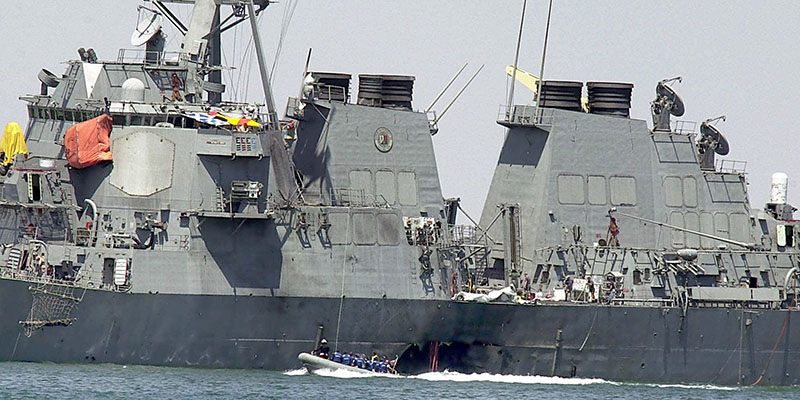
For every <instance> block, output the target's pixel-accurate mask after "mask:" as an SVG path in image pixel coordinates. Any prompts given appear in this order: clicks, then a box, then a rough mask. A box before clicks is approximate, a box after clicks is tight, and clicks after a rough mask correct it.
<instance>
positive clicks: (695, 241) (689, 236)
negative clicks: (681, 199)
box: [683, 212, 700, 249]
mask: <svg viewBox="0 0 800 400" xmlns="http://www.w3.org/2000/svg"><path fill="white" fill-rule="evenodd" d="M683 219H684V223H685V225H684V226H685V227H686V229H689V230H693V231H700V217H699V216H698V215H697V213H693V212H687V213H686V215H684V216H683ZM686 247H689V248H692V249H699V248H700V236H697V235H695V234H694V233H688V232H687V233H686Z"/></svg>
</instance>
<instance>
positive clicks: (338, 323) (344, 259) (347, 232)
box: [333, 221, 350, 351]
mask: <svg viewBox="0 0 800 400" xmlns="http://www.w3.org/2000/svg"><path fill="white" fill-rule="evenodd" d="M349 236H350V221H347V229H346V230H345V233H344V243H345V244H344V256H343V257H342V294H341V296H340V297H339V316H338V317H337V318H336V343H335V344H334V346H333V351H336V350H338V349H339V327H340V326H341V324H342V306H343V305H344V267H345V265H347V244H348V243H349V241H348V240H349Z"/></svg>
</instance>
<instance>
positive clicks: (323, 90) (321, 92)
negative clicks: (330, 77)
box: [310, 83, 350, 103]
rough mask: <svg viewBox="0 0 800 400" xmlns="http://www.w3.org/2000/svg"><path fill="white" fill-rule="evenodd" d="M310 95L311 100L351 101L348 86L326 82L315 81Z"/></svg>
mask: <svg viewBox="0 0 800 400" xmlns="http://www.w3.org/2000/svg"><path fill="white" fill-rule="evenodd" d="M310 97H311V98H310V100H322V101H335V102H340V103H347V102H349V101H350V93H349V92H348V90H347V88H346V87H344V86H336V85H328V84H325V83H314V85H313V89H312V90H311V95H310Z"/></svg>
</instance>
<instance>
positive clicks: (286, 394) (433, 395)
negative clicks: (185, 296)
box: [0, 362, 800, 400]
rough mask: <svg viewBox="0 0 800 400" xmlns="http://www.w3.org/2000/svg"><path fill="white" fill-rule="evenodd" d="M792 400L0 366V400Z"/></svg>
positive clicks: (295, 373) (709, 388)
mask: <svg viewBox="0 0 800 400" xmlns="http://www.w3.org/2000/svg"><path fill="white" fill-rule="evenodd" d="M47 398H58V399H137V400H138V399H315V400H322V399H348V400H354V399H469V400H478V399H479V400H491V399H503V400H516V399H559V400H565V399H581V400H583V399H654V400H655V399H658V400H662V399H742V400H745V399H747V400H750V399H761V398H764V399H798V398H800V388H797V387H761V386H759V387H751V386H719V385H711V384H643V383H624V382H612V381H607V380H603V379H589V378H558V377H544V376H518V375H496V374H461V373H457V372H447V371H445V372H431V373H425V374H420V375H414V376H407V377H401V376H392V375H385V376H364V375H362V374H359V373H356V372H350V371H341V370H339V371H327V370H323V371H319V372H318V373H314V374H310V373H308V372H306V371H305V370H304V369H296V370H291V371H285V372H274V371H257V370H227V369H199V368H198V369H193V368H166V367H147V366H124V365H111V364H95V365H74V364H50V363H19V362H6V363H0V399H47Z"/></svg>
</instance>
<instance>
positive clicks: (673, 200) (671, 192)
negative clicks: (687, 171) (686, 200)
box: [664, 176, 683, 207]
mask: <svg viewBox="0 0 800 400" xmlns="http://www.w3.org/2000/svg"><path fill="white" fill-rule="evenodd" d="M682 187H683V184H682V182H681V178H679V177H677V176H668V177H666V178H664V195H665V196H666V205H667V207H680V206H682V205H683V189H682Z"/></svg>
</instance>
